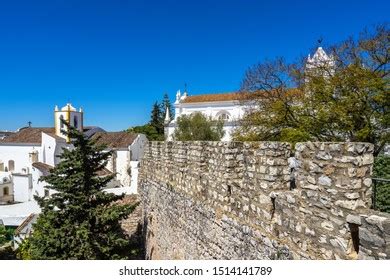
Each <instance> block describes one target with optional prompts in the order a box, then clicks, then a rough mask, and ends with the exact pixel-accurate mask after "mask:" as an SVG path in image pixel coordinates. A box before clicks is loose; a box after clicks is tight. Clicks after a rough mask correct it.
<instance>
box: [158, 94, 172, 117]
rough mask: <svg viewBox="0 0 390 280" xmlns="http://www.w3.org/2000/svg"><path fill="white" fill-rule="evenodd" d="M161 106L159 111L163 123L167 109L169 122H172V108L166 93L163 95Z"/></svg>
mask: <svg viewBox="0 0 390 280" xmlns="http://www.w3.org/2000/svg"><path fill="white" fill-rule="evenodd" d="M161 106H162V108H161V110H162V112H163V123H164V121H165V112H166V110H167V108H168V111H169V116H170V121H171V120H173V115H174V114H173V107H172V103H171V101H170V100H169V96H168V94H167V93H165V94H164V97H163V101H162V104H161Z"/></svg>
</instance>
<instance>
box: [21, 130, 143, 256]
mask: <svg viewBox="0 0 390 280" xmlns="http://www.w3.org/2000/svg"><path fill="white" fill-rule="evenodd" d="M69 136H70V138H71V139H73V140H72V143H73V146H74V147H73V148H71V149H64V150H63V153H62V154H61V156H60V158H61V162H60V163H59V164H58V165H57V166H56V167H54V168H53V169H52V170H51V172H50V174H49V175H48V176H45V177H44V178H43V181H45V182H47V183H48V184H49V185H48V188H50V189H52V190H54V191H56V192H55V193H54V194H52V196H51V197H46V198H42V197H35V198H36V200H37V201H38V203H39V205H40V207H41V208H42V213H41V214H40V215H39V218H38V220H37V223H36V224H35V225H34V227H33V234H32V236H31V237H30V238H29V239H28V242H27V244H28V248H27V251H28V254H27V257H28V258H31V259H89V260H92V259H126V258H129V257H130V256H129V255H130V253H129V252H130V249H131V248H129V247H130V243H129V241H128V240H127V239H126V236H125V234H124V233H123V231H122V229H121V226H120V223H119V221H120V220H122V219H123V218H125V217H127V216H128V215H129V214H130V213H131V212H132V211H133V210H134V208H135V207H136V205H131V206H129V205H119V204H118V203H115V202H117V201H118V200H120V199H121V198H122V197H123V195H122V196H118V195H114V194H110V193H106V192H104V191H103V188H104V187H105V186H106V185H107V183H108V182H109V181H111V180H112V179H113V178H114V176H115V175H108V176H104V177H99V176H98V175H97V174H98V171H100V170H102V169H103V168H104V167H105V165H106V163H107V161H108V159H109V157H110V156H111V152H106V151H104V147H103V146H98V145H97V144H96V140H90V139H88V138H86V136H84V135H83V134H82V133H80V132H78V131H77V130H75V129H73V128H71V129H70V132H69Z"/></svg>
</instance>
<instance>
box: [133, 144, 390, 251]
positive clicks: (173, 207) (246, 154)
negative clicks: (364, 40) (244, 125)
mask: <svg viewBox="0 0 390 280" xmlns="http://www.w3.org/2000/svg"><path fill="white" fill-rule="evenodd" d="M372 151H373V146H372V145H371V144H365V143H310V142H309V143H298V144H297V145H296V147H295V157H296V159H297V160H298V162H299V167H298V168H297V169H296V170H295V171H294V174H291V170H290V167H289V163H288V159H289V157H290V156H291V155H292V148H291V146H290V145H289V144H287V143H280V142H248V143H247V142H245V143H244V142H150V143H149V144H148V146H147V147H146V149H145V156H144V159H143V161H142V163H141V168H140V174H139V191H140V195H141V200H142V206H143V220H144V230H145V232H144V234H145V239H146V240H145V244H146V257H147V258H149V259H339V258H341V259H357V258H360V259H371V258H372V259H389V258H390V245H389V244H390V215H386V214H383V213H378V212H375V211H371V210H370V209H369V207H370V203H371V179H370V176H371V172H372V163H373V156H372ZM293 176H294V177H295V182H296V186H294V185H291V182H290V181H291V178H292V177H293ZM293 187H294V188H293Z"/></svg>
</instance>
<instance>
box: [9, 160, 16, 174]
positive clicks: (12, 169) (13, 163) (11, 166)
mask: <svg viewBox="0 0 390 280" xmlns="http://www.w3.org/2000/svg"><path fill="white" fill-rule="evenodd" d="M8 170H9V171H10V172H12V171H14V170H15V162H14V161H13V160H12V159H11V160H9V161H8Z"/></svg>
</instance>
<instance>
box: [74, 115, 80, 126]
mask: <svg viewBox="0 0 390 280" xmlns="http://www.w3.org/2000/svg"><path fill="white" fill-rule="evenodd" d="M73 126H74V127H75V128H78V127H79V120H78V118H77V116H74V117H73Z"/></svg>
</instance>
